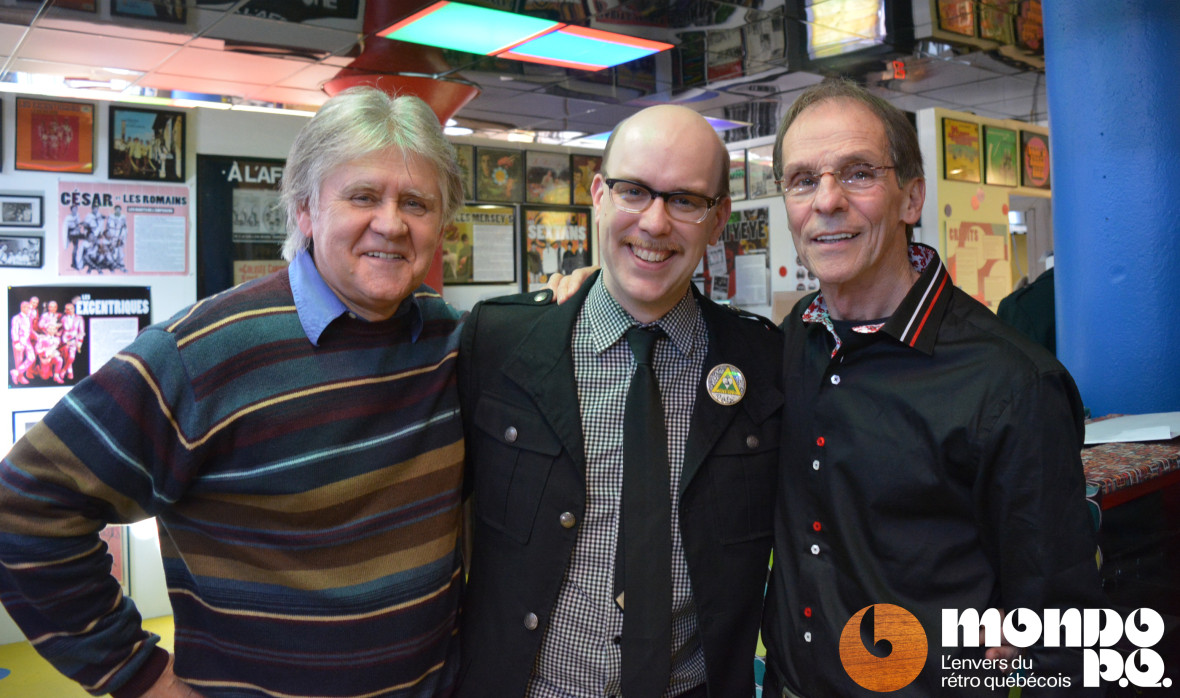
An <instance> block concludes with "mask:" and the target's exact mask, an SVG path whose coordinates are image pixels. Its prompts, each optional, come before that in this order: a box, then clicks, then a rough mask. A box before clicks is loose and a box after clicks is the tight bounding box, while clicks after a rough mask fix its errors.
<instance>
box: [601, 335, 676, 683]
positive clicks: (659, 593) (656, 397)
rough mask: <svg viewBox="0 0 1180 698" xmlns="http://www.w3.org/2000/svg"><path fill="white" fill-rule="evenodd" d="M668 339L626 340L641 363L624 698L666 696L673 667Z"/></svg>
mask: <svg viewBox="0 0 1180 698" xmlns="http://www.w3.org/2000/svg"><path fill="white" fill-rule="evenodd" d="M662 335H663V332H662V331H661V330H659V329H658V328H655V329H654V330H649V329H643V328H640V327H632V328H631V329H630V330H627V335H626V336H627V343H628V344H630V345H631V353H632V354H634V355H635V364H636V365H635V375H633V376H632V377H631V385H630V387H628V388H627V406H626V411H625V413H624V417H623V496H622V515H621V517H620V524H619V529H620V530H619V540H618V548H617V549H616V553H615V599H616V602H618V601H619V599H620V595H622V596H621V598H622V603H620V604H619V605H620V606H621V607H622V608H623V671H622V683H623V696H625V698H659V697H660V696H661V695H663V693H664V688H665V687H667V685H668V678H669V675H670V674H671V666H672V500H671V492H670V479H671V475H670V474H669V465H668V433H667V429H666V428H665V427H664V406H663V404H662V402H661V401H660V386H659V384H658V383H657V382H656V374H655V371H654V370H653V368H652V356H653V353H654V349H655V345H656V340H657V339H659V338H660V336H662ZM624 591H625V592H626V593H625V595H623V592H624Z"/></svg>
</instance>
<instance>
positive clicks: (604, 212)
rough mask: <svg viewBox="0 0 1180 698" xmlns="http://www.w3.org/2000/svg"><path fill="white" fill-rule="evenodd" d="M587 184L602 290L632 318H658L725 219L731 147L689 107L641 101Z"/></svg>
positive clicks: (685, 286) (684, 287) (679, 294)
mask: <svg viewBox="0 0 1180 698" xmlns="http://www.w3.org/2000/svg"><path fill="white" fill-rule="evenodd" d="M608 181H610V182H612V184H608V183H607V182H608ZM590 192H591V198H592V199H593V201H594V215H595V221H596V222H597V225H596V229H597V233H598V240H599V250H600V252H601V254H600V255H599V258H600V261H601V264H602V279H603V283H604V285H605V286H606V289H607V291H608V292H609V293H610V294H611V296H612V297H613V298H614V299H615V300H616V301H618V302H619V304H620V305H621V306H622V307H623V309H625V310H626V311H627V312H628V313H630V314H631V316H632V317H634V318H635V319H636V320H639V321H640V322H653V321H655V320H658V319H659V318H661V317H663V316H664V315H665V314H666V313H667V312H668V311H669V310H671V309H672V307H674V306H675V305H676V303H677V302H679V301H680V300H681V299H682V298H684V296H685V295H686V294H687V293H689V286H690V283H691V279H692V274H693V271H694V270H695V269H696V267H697V264H699V263H700V261H701V258H702V257H703V256H704V254H705V250H706V248H707V247H708V246H709V245H714V244H716V243H717V240H718V239H719V238H720V236H721V233H722V231H723V230H724V229H725V223H726V221H728V220H729V211H730V208H731V202H730V199H729V195H728V194H729V151H727V150H726V149H725V145H724V144H722V142H721V139H720V138H718V137H717V134H716V132H715V131H713V128H712V127H711V126H710V125H709V122H707V121H705V119H704V118H702V117H701V115H700V114H697V113H696V112H694V111H692V110H691V109H685V108H684V107H678V106H658V107H651V108H649V109H644V110H643V111H641V112H639V113H638V114H635V115H634V116H632V117H631V118H629V119H626V120H625V121H623V122H622V123H621V124H619V126H618V127H617V128H616V129H615V132H614V134H613V135H612V136H611V138H610V141H609V142H608V144H607V150H606V152H605V153H603V162H602V171H601V172H599V173H598V174H597V175H595V176H594V182H593V184H592V185H591V187H590ZM686 211H687V214H688V215H687V216H686V215H684V214H685V213H686ZM698 214H699V218H698Z"/></svg>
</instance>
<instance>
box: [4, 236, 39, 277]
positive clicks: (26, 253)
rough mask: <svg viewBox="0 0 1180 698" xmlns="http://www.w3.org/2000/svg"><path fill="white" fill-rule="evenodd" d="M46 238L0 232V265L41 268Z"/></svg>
mask: <svg viewBox="0 0 1180 698" xmlns="http://www.w3.org/2000/svg"><path fill="white" fill-rule="evenodd" d="M43 245H44V238H41V237H35V236H25V235H10V234H8V233H0V267H19V268H23V269H40V268H41V263H42V260H43V259H44V251H43V250H42V246H43Z"/></svg>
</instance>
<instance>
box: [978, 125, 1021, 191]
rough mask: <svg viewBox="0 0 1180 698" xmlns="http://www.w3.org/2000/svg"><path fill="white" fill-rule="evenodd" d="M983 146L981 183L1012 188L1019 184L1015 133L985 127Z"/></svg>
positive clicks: (1009, 130)
mask: <svg viewBox="0 0 1180 698" xmlns="http://www.w3.org/2000/svg"><path fill="white" fill-rule="evenodd" d="M983 145H984V148H983V155H984V166H983V183H984V184H989V185H994V186H1000V187H1014V186H1016V185H1018V184H1020V171H1019V170H1018V169H1017V168H1018V163H1019V162H1020V158H1019V152H1018V151H1019V149H1018V148H1017V146H1016V131H1013V130H1012V129H1010V128H1000V127H998V126H987V125H985V126H984V127H983Z"/></svg>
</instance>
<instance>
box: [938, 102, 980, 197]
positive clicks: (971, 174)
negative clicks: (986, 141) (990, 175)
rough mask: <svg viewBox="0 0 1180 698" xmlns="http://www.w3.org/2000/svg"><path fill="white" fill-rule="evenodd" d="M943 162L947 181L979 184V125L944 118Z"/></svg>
mask: <svg viewBox="0 0 1180 698" xmlns="http://www.w3.org/2000/svg"><path fill="white" fill-rule="evenodd" d="M942 161H943V166H944V170H945V172H944V177H945V178H946V179H949V180H955V181H959V182H979V181H980V174H981V173H980V166H979V124H975V123H971V122H970V121H959V120H958V119H946V118H944V119H943V120H942Z"/></svg>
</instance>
